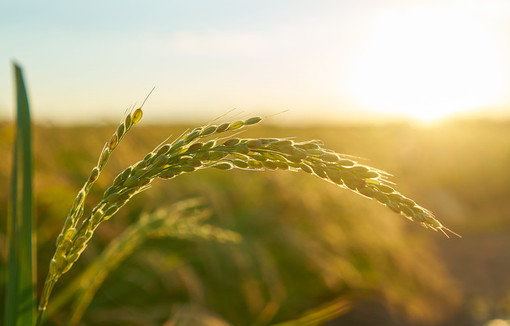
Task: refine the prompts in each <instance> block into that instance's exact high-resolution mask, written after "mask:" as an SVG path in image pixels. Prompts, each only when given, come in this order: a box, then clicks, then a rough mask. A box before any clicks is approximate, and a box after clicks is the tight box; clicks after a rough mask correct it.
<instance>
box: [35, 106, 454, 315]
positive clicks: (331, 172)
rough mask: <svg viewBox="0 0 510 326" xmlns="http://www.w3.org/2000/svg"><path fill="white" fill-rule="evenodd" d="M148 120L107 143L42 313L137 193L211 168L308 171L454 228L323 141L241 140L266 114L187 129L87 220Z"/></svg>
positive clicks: (54, 268) (129, 174)
mask: <svg viewBox="0 0 510 326" xmlns="http://www.w3.org/2000/svg"><path fill="white" fill-rule="evenodd" d="M142 115H143V113H142V110H141V107H140V108H138V109H136V110H134V111H132V112H130V113H129V114H127V116H126V117H125V118H124V119H123V121H122V122H121V123H120V125H119V126H118V127H117V130H116V132H115V133H114V134H113V135H112V137H111V138H110V140H109V141H108V142H107V143H106V144H105V145H104V147H103V150H102V151H101V155H100V157H99V160H98V163H97V165H96V166H95V167H94V168H93V169H92V171H91V173H90V176H89V178H88V180H87V182H86V183H85V185H84V186H83V188H82V189H81V190H80V192H79V193H78V196H77V197H76V199H75V201H74V203H73V206H72V209H71V211H70V212H69V215H68V217H67V219H66V221H65V224H64V227H63V229H62V232H61V234H60V235H59V237H58V239H57V249H56V252H55V255H54V257H53V259H52V260H51V263H50V271H49V275H48V278H47V284H45V289H44V290H43V300H42V302H41V304H42V305H40V308H39V309H41V310H44V309H45V304H46V303H47V297H45V296H49V292H51V288H52V287H53V285H54V283H55V282H56V281H57V280H58V279H59V278H60V276H61V275H62V274H64V273H65V272H67V271H68V270H69V269H70V268H71V266H72V265H73V263H74V262H75V261H76V260H77V259H78V258H79V256H80V254H81V253H82V252H83V250H84V249H85V248H86V246H87V243H88V241H89V240H90V239H91V237H92V235H93V233H94V231H95V230H96V228H97V227H98V226H99V224H101V223H102V222H103V221H106V220H108V219H110V218H111V217H112V216H113V215H114V214H115V213H116V212H117V211H118V210H119V209H120V208H121V207H122V206H124V205H125V204H126V203H127V202H128V201H129V200H130V199H131V198H132V197H133V196H134V195H136V194H138V193H140V192H142V191H144V190H146V189H148V188H150V185H151V182H152V181H153V180H154V179H156V178H160V179H172V178H174V177H176V176H178V175H180V174H183V173H190V172H194V171H196V170H200V169H205V168H215V169H219V170H231V169H242V170H251V171H253V170H255V171H262V170H288V171H294V172H299V171H303V172H306V173H309V174H313V175H315V176H317V177H319V178H321V179H323V180H326V181H328V182H331V183H333V184H336V185H338V186H340V187H343V188H346V189H349V190H351V191H353V192H355V193H357V194H359V195H362V196H364V197H367V198H370V199H375V200H376V201H378V202H379V203H381V204H383V205H385V206H387V207H388V208H390V209H391V210H393V211H395V212H396V213H399V214H402V215H404V216H405V217H407V218H408V219H410V220H412V221H415V222H418V223H421V224H422V225H424V226H426V227H429V228H432V229H434V230H436V231H437V230H440V231H441V232H443V233H444V234H445V235H446V232H445V231H450V230H449V229H447V228H445V227H444V226H443V225H442V224H441V223H440V222H439V221H438V220H437V219H435V217H434V216H433V215H432V213H431V212H430V211H428V210H426V209H425V208H423V207H421V206H419V205H417V204H416V203H415V202H414V201H413V200H411V199H409V198H406V197H404V196H403V195H401V194H400V193H398V192H397V191H396V190H395V189H393V187H392V186H391V184H390V183H389V182H388V181H387V176H388V175H387V174H386V173H385V172H383V171H380V170H378V169H375V168H372V167H369V166H366V165H363V164H360V163H359V162H357V161H355V160H353V159H351V158H350V157H349V156H345V155H342V154H338V153H336V152H335V151H332V150H330V149H327V148H324V147H323V145H322V143H321V142H320V141H317V140H312V141H304V142H296V141H294V140H293V139H289V138H239V137H236V132H237V131H239V130H241V129H242V128H244V127H246V126H250V125H253V124H256V123H258V122H260V121H261V118H260V117H252V118H249V119H246V120H238V121H234V122H232V123H230V122H225V123H222V124H220V125H212V124H210V125H206V126H204V127H198V128H195V129H193V130H190V131H188V132H185V133H184V134H182V135H181V136H179V137H177V139H175V140H174V141H173V142H171V143H165V144H162V145H159V146H158V147H156V148H155V149H154V150H153V151H152V152H150V153H148V154H147V155H146V156H145V157H144V158H143V159H142V160H141V161H139V162H137V163H136V164H134V165H132V166H130V167H128V168H127V169H125V170H124V171H123V172H121V173H120V174H119V175H118V176H117V177H116V178H115V179H114V181H113V184H112V186H111V187H110V188H108V189H107V190H106V191H105V193H104V195H103V198H102V200H101V201H100V202H99V204H97V206H96V207H94V208H93V209H92V211H91V213H90V214H89V215H88V216H87V217H86V218H84V217H83V212H84V201H85V198H86V196H87V194H88V192H89V190H90V188H91V187H92V185H93V184H94V182H95V181H96V180H97V178H98V177H99V175H100V173H101V171H102V170H103V168H104V167H105V165H106V163H107V162H108V158H109V157H110V155H111V153H112V152H113V151H114V150H115V148H116V147H117V146H118V144H119V143H120V141H121V140H122V138H123V137H124V135H125V134H126V132H128V131H129V129H130V128H131V127H132V126H133V125H135V124H136V123H137V122H139V121H140V119H141V118H142ZM450 232H452V231H450ZM452 233H453V232H452ZM454 234H455V233H454Z"/></svg>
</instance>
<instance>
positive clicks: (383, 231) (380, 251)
mask: <svg viewBox="0 0 510 326" xmlns="http://www.w3.org/2000/svg"><path fill="white" fill-rule="evenodd" d="M114 128H115V127H114V126H79V127H52V126H40V125H37V126H35V128H34V165H35V171H34V175H35V177H34V188H35V189H34V191H35V212H36V221H37V222H36V223H37V234H38V239H37V240H38V244H37V251H38V264H37V266H38V275H39V277H40V279H39V285H42V284H43V282H44V277H45V276H46V271H47V268H48V263H49V260H50V259H51V256H52V254H53V252H54V249H55V238H56V236H57V235H58V232H59V231H60V229H61V227H62V223H63V221H64V219H65V216H66V215H67V212H68V210H69V208H70V206H71V204H72V202H73V200H74V198H75V196H76V193H77V192H78V190H79V189H80V187H81V185H82V184H83V182H84V180H86V179H87V178H88V176H89V172H90V169H91V168H92V167H93V166H94V164H95V163H96V161H97V156H98V154H99V153H100V151H101V148H102V147H103V144H104V141H105V140H106V139H108V138H109V135H111V133H112V132H113V131H114ZM184 129H185V126H143V124H142V125H140V126H136V128H134V129H133V130H132V131H131V132H130V134H128V135H127V136H126V139H125V140H124V141H123V143H122V144H121V145H120V146H119V148H118V149H117V150H116V153H115V155H113V156H112V158H111V160H110V163H109V165H108V167H107V168H106V169H105V170H104V172H103V173H102V175H101V178H100V179H99V180H98V182H97V186H96V187H95V188H94V189H93V190H92V192H91V194H90V197H89V198H88V199H87V201H88V202H89V203H90V204H92V203H94V202H96V201H97V200H99V199H100V198H101V196H102V191H104V190H105V189H106V188H107V187H108V186H109V185H110V184H111V182H112V179H113V178H114V177H115V176H116V175H117V174H118V173H119V172H121V171H122V170H123V169H124V168H126V167H127V166H129V165H131V164H133V163H135V162H136V161H138V160H140V159H142V158H143V156H144V155H145V154H146V153H147V152H148V151H150V150H151V149H152V148H154V146H156V145H157V144H159V143H160V142H161V141H162V140H163V139H164V138H166V137H167V136H169V135H178V134H180V133H181V132H182V131H183V130H184ZM244 135H246V136H263V137H268V136H269V137H287V136H295V137H296V139H297V140H308V139H321V140H323V141H324V143H325V144H327V147H329V148H332V149H334V150H336V151H338V152H340V153H345V154H350V155H354V156H357V157H361V159H360V160H361V162H363V163H366V164H369V165H371V166H375V167H377V168H380V169H382V170H385V171H387V172H389V173H391V174H394V175H395V177H393V178H392V179H391V180H392V181H393V182H395V183H397V185H398V189H399V190H400V191H402V193H404V194H406V195H408V196H409V197H411V198H413V199H415V200H416V201H417V202H418V203H419V204H421V205H422V206H424V207H426V208H428V209H430V210H432V211H433V212H434V213H435V215H436V216H437V217H438V218H439V219H440V221H441V222H442V223H443V224H445V225H446V226H447V227H448V228H450V229H452V230H454V231H455V232H457V233H459V234H461V235H462V237H463V238H462V239H458V238H450V239H447V238H446V237H444V236H443V235H442V234H441V233H439V232H433V231H431V230H428V229H425V228H422V227H420V226H419V225H418V224H416V223H411V222H409V221H407V220H405V219H403V218H402V217H401V216H398V215H396V214H393V213H392V212H391V211H389V210H388V209H385V208H384V207H381V205H379V204H377V203H376V202H375V201H372V202H369V201H367V200H366V199H364V198H359V196H356V195H354V194H352V193H351V192H349V191H346V190H343V189H339V188H338V187H336V186H334V185H332V184H327V183H324V182H321V181H320V180H318V179H317V178H313V177H311V176H309V175H306V174H296V173H289V172H281V171H277V172H267V173H260V172H246V171H228V172H224V171H217V170H214V171H212V170H207V171H199V172H197V173H193V174H189V175H182V176H179V177H177V178H175V179H172V180H169V181H157V182H155V184H154V186H153V188H154V189H151V190H150V191H147V192H145V193H143V194H141V195H139V196H137V197H136V198H134V199H133V200H132V201H131V202H130V203H129V204H127V206H126V207H125V208H124V209H123V210H121V211H120V212H119V214H118V215H117V216H115V217H114V218H112V219H111V220H109V221H108V222H106V223H104V224H103V225H101V226H100V227H99V229H98V231H97V236H96V237H94V238H93V242H92V243H91V245H89V247H88V248H87V250H86V251H85V252H84V254H83V255H82V257H81V258H80V259H79V260H78V262H77V266H76V267H75V268H73V269H72V270H71V271H70V272H69V273H68V274H69V275H67V274H66V275H65V276H64V277H63V278H62V280H61V281H60V283H59V284H57V287H56V289H55V298H56V299H57V298H58V296H59V292H60V293H62V292H63V290H64V289H65V288H66V286H68V285H69V284H70V283H71V282H72V280H73V277H75V276H77V275H78V274H79V273H80V271H82V270H83V269H85V268H86V267H87V266H88V265H89V264H90V263H91V262H92V261H93V260H94V258H95V257H96V256H97V255H98V254H99V253H100V252H101V251H102V249H104V248H105V247H106V246H107V245H108V244H109V243H111V241H112V240H113V239H114V238H115V237H116V236H117V235H119V234H120V233H121V232H122V231H123V230H124V229H125V228H126V227H127V226H128V225H129V224H132V223H133V222H134V221H136V220H137V218H138V216H139V215H140V213H141V212H142V211H153V210H155V209H157V208H160V207H166V206H170V205H171V204H172V203H174V202H176V201H178V200H182V199H188V198H197V197H198V198H201V199H202V200H203V201H204V202H205V203H206V205H208V206H209V207H210V209H211V211H212V217H211V218H210V219H209V220H208V223H210V224H213V225H216V226H221V227H223V228H225V229H229V230H234V231H236V232H238V233H240V234H241V235H242V237H243V241H242V242H241V243H239V244H227V243H213V242H205V241H201V240H186V239H176V238H165V239H156V240H150V241H147V242H146V243H144V245H143V246H142V248H140V249H139V250H137V251H135V252H134V253H133V254H132V255H129V256H128V257H127V258H126V260H125V261H123V262H122V263H121V265H120V266H119V268H117V269H115V270H114V271H112V273H111V274H110V275H109V276H108V277H107V278H106V280H105V283H104V284H103V286H102V287H101V289H100V290H99V291H98V292H97V294H96V295H95V297H94V299H93V301H92V303H91V305H90V307H89V308H88V310H87V312H86V313H85V315H84V318H83V325H162V324H165V323H166V324H165V325H174V324H175V322H176V318H178V317H176V316H179V318H181V319H180V320H181V321H182V320H188V324H189V325H199V321H197V319H200V318H201V321H202V322H203V324H204V325H212V324H213V322H212V320H215V322H216V323H217V325H223V324H221V321H223V322H224V323H230V324H232V325H267V324H273V323H278V322H284V321H287V320H290V319H296V318H298V317H299V316H300V315H301V314H302V313H304V312H305V311H307V310H311V309H317V308H320V307H324V306H325V305H329V306H337V307H340V306H341V307H352V308H350V310H349V311H348V312H347V313H346V314H344V315H342V316H340V317H337V319H336V320H333V321H330V322H329V325H343V324H347V325H373V324H374V322H375V321H377V324H379V325H444V326H446V325H483V324H484V323H485V322H486V321H488V320H490V319H494V318H510V276H508V273H507V271H508V264H509V263H508V262H509V261H510V252H509V251H508V247H509V245H510V218H509V217H510V216H509V215H510V201H509V200H508V198H509V197H510V187H509V180H510V172H509V170H510V169H509V166H510V122H490V121H452V122H445V123H443V124H440V125H437V126H430V127H415V126H412V125H409V124H388V125H380V126H373V125H343V126H336V127H335V126H327V127H324V126H310V127H299V128H288V127H286V128H278V127H274V126H271V125H269V126H268V125H260V126H257V127H256V128H252V129H249V130H248V131H246V132H245V133H244V134H243V136H244ZM12 141H13V130H12V126H11V125H9V124H6V123H3V124H0V157H1V158H2V159H0V184H1V185H2V187H3V191H2V192H0V214H1V216H2V218H1V220H2V221H4V220H5V216H6V215H7V201H8V193H9V192H8V191H7V190H8V185H9V173H10V169H11V146H12ZM4 240H5V224H4V223H2V224H1V229H0V253H1V256H0V261H1V264H0V266H1V267H0V273H1V274H2V275H5V273H6V269H5V266H6V264H5V261H6V257H5V255H6V253H5V252H6V250H5V241H4ZM1 279H2V280H4V279H5V278H4V277H2V278H1ZM0 287H1V288H2V291H0V292H3V289H4V288H5V284H0ZM40 290H41V289H40V288H39V289H38V291H39V293H40ZM0 300H4V298H3V297H2V298H0ZM0 306H1V307H3V306H4V305H3V302H2V304H0ZM346 310H348V309H347V308H346ZM70 312H71V303H70V302H65V303H64V304H63V307H62V308H61V309H60V310H58V311H57V312H54V313H51V314H50V315H49V318H48V321H47V323H46V324H47V325H53V324H55V325H62V324H63V321H65V320H67V318H68V317H69V314H70ZM193 318H195V319H193ZM206 321H208V322H206Z"/></svg>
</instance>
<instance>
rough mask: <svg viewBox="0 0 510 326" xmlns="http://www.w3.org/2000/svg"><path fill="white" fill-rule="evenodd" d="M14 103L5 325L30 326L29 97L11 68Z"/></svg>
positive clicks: (32, 273) (18, 73) (32, 297)
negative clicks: (15, 110)
mask: <svg viewBox="0 0 510 326" xmlns="http://www.w3.org/2000/svg"><path fill="white" fill-rule="evenodd" d="M14 73H15V82H16V101H17V121H16V138H15V141H14V153H13V167H12V185H11V187H12V188H11V209H10V216H9V218H8V222H7V223H8V260H7V264H8V276H7V277H8V281H7V294H6V299H7V300H6V307H5V308H6V309H5V325H6V326H11V325H16V326H18V325H33V323H34V316H35V310H34V308H35V293H34V284H35V264H34V260H35V259H34V258H35V256H34V252H33V250H32V249H33V244H34V243H35V241H34V235H33V231H32V229H33V226H32V215H33V212H32V145H31V139H32V135H31V121H30V109H29V105H28V97H27V92H26V88H25V84H24V81H23V73H22V71H21V68H20V67H19V66H18V65H16V64H14Z"/></svg>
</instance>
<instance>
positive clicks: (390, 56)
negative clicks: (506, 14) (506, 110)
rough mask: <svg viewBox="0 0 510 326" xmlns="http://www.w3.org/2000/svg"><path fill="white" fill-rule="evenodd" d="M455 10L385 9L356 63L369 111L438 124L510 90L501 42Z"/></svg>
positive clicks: (355, 88)
mask: <svg viewBox="0 0 510 326" xmlns="http://www.w3.org/2000/svg"><path fill="white" fill-rule="evenodd" d="M475 15H476V13H473V12H472V11H469V10H465V8H463V7H461V6H459V5H457V6H450V7H430V6H428V7H423V6H422V7H414V8H411V9H407V10H400V11H396V10H392V11H385V12H383V13H381V14H380V15H379V16H378V19H376V21H375V24H374V31H373V33H372V35H371V37H370V38H369V39H368V40H367V43H366V44H365V48H364V49H363V51H362V53H361V54H360V55H359V56H358V58H357V62H356V64H355V65H354V66H353V72H352V73H353V80H352V82H351V85H350V87H351V89H350V91H351V94H352V95H353V96H354V97H355V98H356V99H357V101H358V102H359V103H361V104H362V105H364V106H365V107H366V108H368V109H370V110H371V111H377V112H383V113H388V114H394V115H401V116H402V115H404V116H407V117H411V118H414V119H418V120H435V119H438V118H441V117H445V116H448V115H452V114H454V113H457V112H461V111H466V110H471V109H477V108H480V107H483V106H486V105H491V104H494V103H497V101H498V100H500V99H501V98H502V97H503V95H504V91H505V88H506V87H508V85H507V82H506V81H505V77H504V74H503V71H504V69H502V67H503V65H504V63H503V62H504V61H503V58H502V55H501V53H502V51H501V49H499V48H498V39H497V38H496V37H495V33H493V32H492V31H491V29H490V28H489V27H487V26H486V25H484V24H483V21H482V20H481V19H478V18H477V17H476V16H475Z"/></svg>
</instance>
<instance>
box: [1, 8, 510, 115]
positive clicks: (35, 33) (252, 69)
mask: <svg viewBox="0 0 510 326" xmlns="http://www.w3.org/2000/svg"><path fill="white" fill-rule="evenodd" d="M508 31H510V2H509V1H507V0H478V1H474V0H464V1H453V0H451V1H450V0H441V1H435V0H423V1H421V0H400V1H397V0H393V1H390V0H334V1H333V0H332V1H330V0H314V1H308V0H257V1H247V0H214V1H211V0H207V1H206V0H166V1H161V0H146V1H129V0H123V1H117V0H112V1H105V0H103V1H97V0H89V1H55V0H47V1H44V2H42V1H24V0H15V1H12V0H3V1H1V2H0V117H3V118H8V119H12V114H13V107H14V103H13V101H14V95H13V87H12V78H13V77H12V66H11V64H12V62H13V61H15V62H17V63H19V64H20V65H21V66H22V67H23V69H24V74H25V78H26V83H27V86H28V90H29V96H30V101H31V104H32V114H33V116H34V118H35V120H36V121H40V122H49V123H90V122H98V121H101V122H116V121H118V120H119V119H120V118H121V117H122V115H123V114H124V112H125V110H126V109H127V108H128V107H130V106H131V105H134V104H135V103H138V104H140V103H141V102H142V101H143V99H144V98H145V96H146V95H147V93H148V92H149V91H150V90H151V89H152V88H153V87H156V88H155V91H154V93H153V94H152V95H151V96H150V98H149V100H148V102H147V103H146V106H145V119H148V120H150V121H152V122H190V121H197V120H198V121H200V122H203V121H209V120H211V119H213V118H215V117H217V116H218V115H221V114H223V113H225V112H227V111H229V110H231V109H233V108H236V109H237V112H239V113H240V114H245V115H263V116H269V115H274V114H277V115H276V116H277V118H276V119H280V120H284V121H290V122H292V123H293V122H342V121H370V120H384V119H393V118H403V117H409V118H412V119H421V120H433V119H437V118H443V117H447V116H450V115H453V114H467V113H469V112H472V111H473V110H475V111H476V112H477V114H484V115H487V116H489V115H497V116H499V115H502V116H506V115H508V116H510V114H509V113H510V33H508ZM282 111H286V112H285V113H284V114H278V113H279V112H282Z"/></svg>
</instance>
